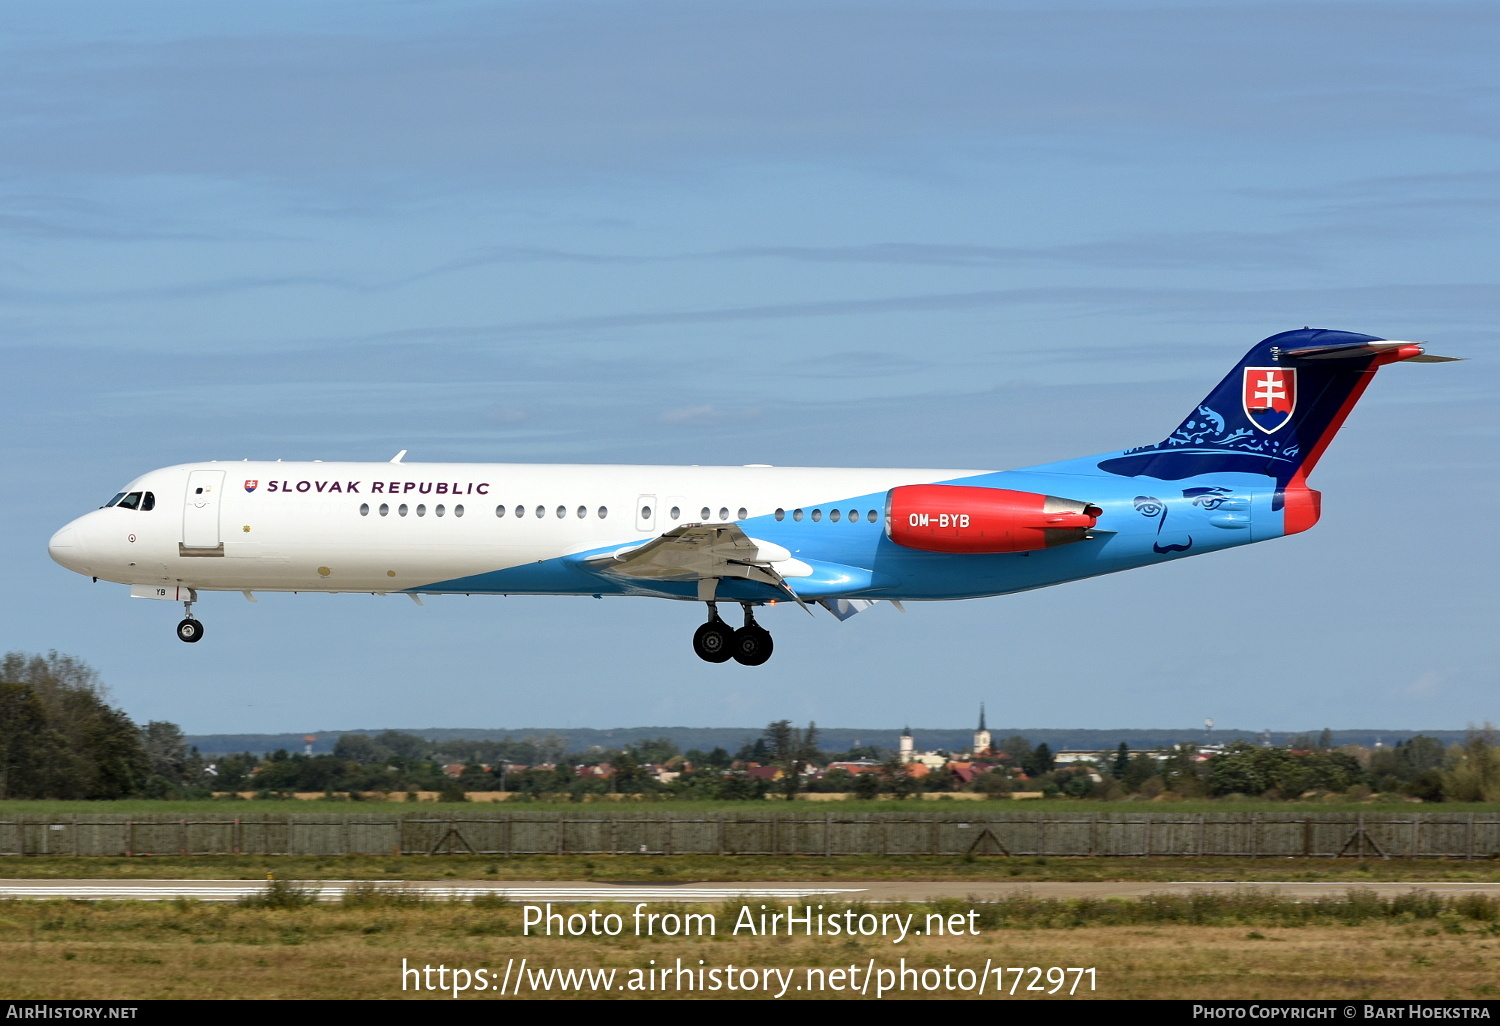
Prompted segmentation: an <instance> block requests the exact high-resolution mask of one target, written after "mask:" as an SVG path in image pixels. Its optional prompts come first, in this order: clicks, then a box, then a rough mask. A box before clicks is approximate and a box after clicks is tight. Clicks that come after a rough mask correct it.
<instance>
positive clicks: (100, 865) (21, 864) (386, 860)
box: [0, 855, 1500, 885]
mask: <svg viewBox="0 0 1500 1026" xmlns="http://www.w3.org/2000/svg"><path fill="white" fill-rule="evenodd" d="M268 874H275V875H276V876H277V877H278V878H283V879H297V880H391V879H404V880H447V879H456V880H597V881H599V882H603V883H630V882H642V883H690V882H698V881H746V882H750V881H776V880H811V881H816V880H933V881H937V880H948V881H965V880H972V881H975V882H981V881H1006V882H1010V883H1026V882H1030V881H1040V880H1076V881H1091V880H1099V881H1104V880H1125V881H1130V880H1160V881H1167V880H1242V881H1244V882H1246V883H1257V882H1266V883H1268V882H1275V881H1327V882H1334V883H1339V882H1345V883H1349V884H1351V885H1358V884H1360V883H1369V882H1373V881H1402V880H1425V881H1437V880H1448V881H1500V860H1492V859H1475V860H1463V859H1367V860H1357V859H1352V858H1349V859H1330V858H1320V859H1302V858H1292V859H1288V858H1280V859H1274V858H1273V859H1259V858H1213V857H1210V858H1193V857H1168V856H1161V857H1156V858H1150V859H1141V858H1101V857H1082V858H1061V857H1048V858H1040V857H1018V858H1007V857H998V856H977V857H965V856H954V855H908V856H902V857H900V858H888V857H885V856H881V855H838V856H833V857H818V856H807V855H800V856H794V855H777V856H770V855H512V856H503V857H497V856H492V855H383V856H371V855H151V856H136V857H133V858H124V857H114V856H85V857H74V856H60V855H27V856H18V855H12V856H5V857H0V877H5V878H10V879H74V878H85V879H87V878H92V879H140V880H146V879H178V878H181V879H197V880H264V879H265V878H266V876H267V875H268Z"/></svg>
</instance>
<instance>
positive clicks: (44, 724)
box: [0, 652, 204, 800]
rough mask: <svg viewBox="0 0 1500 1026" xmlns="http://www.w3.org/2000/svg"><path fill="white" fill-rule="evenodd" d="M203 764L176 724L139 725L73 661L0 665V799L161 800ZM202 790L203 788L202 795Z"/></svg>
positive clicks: (21, 660)
mask: <svg viewBox="0 0 1500 1026" xmlns="http://www.w3.org/2000/svg"><path fill="white" fill-rule="evenodd" d="M203 768H204V763H203V760H202V758H201V757H199V756H198V755H197V753H196V752H194V751H192V750H191V749H189V747H188V745H187V744H186V742H185V741H184V740H183V736H182V731H181V730H179V729H178V728H177V725H176V724H173V723H167V722H164V721H160V720H152V721H151V722H149V723H147V724H146V725H145V726H137V725H136V723H135V722H134V721H133V720H131V718H130V717H129V716H127V715H126V714H125V712H124V710H121V709H118V708H115V707H114V706H112V705H110V704H109V700H108V692H107V691H106V690H105V687H104V685H103V683H102V682H101V681H100V680H99V674H98V673H97V672H96V671H95V670H94V669H93V668H91V667H90V666H88V665H87V664H86V663H83V662H81V661H80V660H77V659H74V658H73V657H71V656H65V655H59V654H58V653H56V652H49V653H47V654H46V655H45V656H41V655H27V654H25V653H21V652H8V653H6V655H5V656H4V657H3V658H0V798H74V799H88V800H101V799H111V798H137V797H147V798H167V797H174V796H177V795H179V794H183V793H186V792H192V791H194V790H195V789H194V787H193V783H192V782H193V781H194V780H196V779H201V778H202V775H203ZM200 790H201V789H200Z"/></svg>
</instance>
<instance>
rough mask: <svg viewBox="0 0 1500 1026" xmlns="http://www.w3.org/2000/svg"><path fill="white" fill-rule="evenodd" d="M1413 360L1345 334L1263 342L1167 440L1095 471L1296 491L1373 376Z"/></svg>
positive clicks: (1298, 334) (1407, 352)
mask: <svg viewBox="0 0 1500 1026" xmlns="http://www.w3.org/2000/svg"><path fill="white" fill-rule="evenodd" d="M1421 355H1422V347H1421V346H1420V345H1418V344H1416V343H1413V342H1390V341H1387V340H1385V339H1379V338H1376V337H1374V336H1372V335H1356V334H1354V333H1353V332H1348V331H1327V330H1323V329H1317V328H1313V329H1308V328H1303V329H1301V330H1299V331H1284V332H1282V333H1281V334H1279V335H1272V336H1271V337H1270V338H1268V339H1266V340H1265V341H1263V342H1261V343H1259V344H1258V345H1256V346H1255V347H1254V348H1253V349H1251V350H1250V352H1248V353H1246V354H1245V357H1244V359H1242V360H1240V362H1239V363H1238V364H1237V365H1236V366H1235V368H1234V370H1232V371H1230V372H1229V376H1228V377H1226V378H1225V379H1224V380H1223V381H1221V382H1220V383H1219V386H1218V387H1217V388H1215V389H1214V390H1213V391H1212V392H1210V393H1209V395H1208V398H1206V399H1204V400H1203V402H1201V403H1199V404H1198V408H1197V409H1195V410H1194V411H1193V412H1192V413H1191V414H1189V415H1188V418H1187V419H1186V420H1184V421H1183V422H1182V424H1181V426H1179V427H1178V428H1177V430H1176V431H1173V432H1172V434H1171V435H1169V436H1168V437H1167V438H1166V439H1164V440H1163V441H1160V442H1158V443H1156V444H1155V445H1144V446H1141V447H1139V448H1136V449H1128V450H1126V451H1125V452H1124V453H1122V454H1121V455H1119V456H1114V457H1111V458H1109V459H1106V460H1103V461H1102V462H1100V464H1099V469H1100V470H1103V471H1106V472H1108V473H1111V474H1119V475H1121V476H1122V477H1151V478H1158V479H1160V480H1164V481H1180V480H1182V479H1184V478H1188V477H1196V476H1198V475H1199V474H1212V473H1218V472H1224V471H1231V472H1240V473H1249V474H1260V475H1264V476H1266V477H1270V478H1274V479H1275V481H1276V486H1277V489H1278V490H1280V489H1283V488H1285V487H1286V486H1287V484H1288V482H1294V484H1295V485H1297V486H1300V485H1301V483H1302V482H1303V481H1304V480H1305V479H1306V477H1307V475H1308V474H1309V473H1310V472H1311V471H1312V468H1313V465H1314V464H1316V463H1317V461H1318V458H1319V457H1320V456H1322V454H1323V450H1324V449H1326V448H1327V447H1328V443H1329V442H1330V441H1331V440H1332V439H1333V436H1334V435H1335V434H1336V433H1337V432H1338V429H1339V428H1340V427H1341V426H1342V425H1343V423H1344V418H1345V417H1347V416H1348V415H1349V411H1350V410H1351V409H1353V408H1354V404H1355V402H1357V401H1358V400H1359V397H1360V395H1361V394H1362V393H1363V392H1364V390H1365V387H1366V386H1367V385H1368V384H1369V383H1370V380H1371V379H1372V378H1373V377H1374V376H1375V370H1376V369H1377V368H1379V367H1381V366H1382V365H1384V364H1387V363H1394V362H1395V361H1397V360H1407V359H1411V358H1413V357H1420V356H1421ZM1428 359H1432V358H1431V357H1429V358H1428Z"/></svg>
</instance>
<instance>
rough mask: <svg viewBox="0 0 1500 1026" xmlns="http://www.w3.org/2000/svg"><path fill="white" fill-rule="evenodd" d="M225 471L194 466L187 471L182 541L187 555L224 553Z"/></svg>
mask: <svg viewBox="0 0 1500 1026" xmlns="http://www.w3.org/2000/svg"><path fill="white" fill-rule="evenodd" d="M223 493H224V471H222V470H194V471H191V472H190V473H189V474H188V483H187V495H186V497H185V498H184V501H183V506H182V544H181V546H179V548H178V551H179V552H180V553H181V554H182V555H184V556H206V555H210V554H212V555H215V556H222V555H223V554H224V541H223V539H222V538H220V536H219V507H220V506H221V505H222V504H223V499H224V494H223Z"/></svg>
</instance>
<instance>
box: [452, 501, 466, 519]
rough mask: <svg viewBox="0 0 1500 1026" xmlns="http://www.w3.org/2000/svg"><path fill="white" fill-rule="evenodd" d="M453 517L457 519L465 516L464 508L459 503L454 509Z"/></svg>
mask: <svg viewBox="0 0 1500 1026" xmlns="http://www.w3.org/2000/svg"><path fill="white" fill-rule="evenodd" d="M453 515H454V516H456V517H461V516H463V515H464V507H463V504H462V503H459V504H458V505H457V506H454V507H453Z"/></svg>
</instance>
